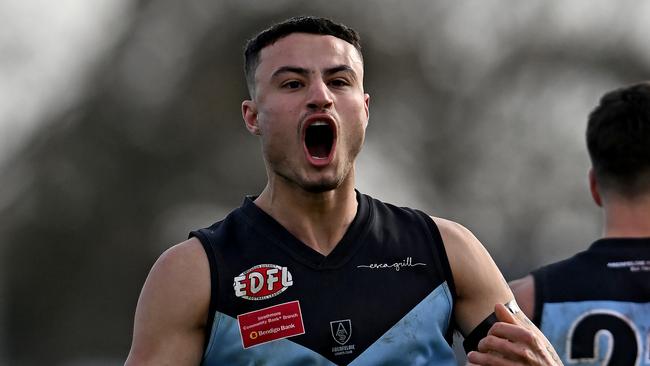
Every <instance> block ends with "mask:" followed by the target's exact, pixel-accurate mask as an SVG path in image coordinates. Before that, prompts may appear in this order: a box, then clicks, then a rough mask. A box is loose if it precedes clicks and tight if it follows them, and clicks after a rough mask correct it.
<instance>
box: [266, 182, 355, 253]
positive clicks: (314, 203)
mask: <svg viewBox="0 0 650 366" xmlns="http://www.w3.org/2000/svg"><path fill="white" fill-rule="evenodd" d="M255 204H256V205H257V206H258V207H259V208H261V209H262V210H263V211H264V212H266V213H267V214H269V215H270V216H271V217H273V218H274V219H275V220H276V221H277V222H279V223H280V224H281V225H282V226H284V228H285V229H287V230H288V231H289V232H290V233H291V234H292V235H293V236H295V237H296V238H298V239H299V240H300V241H302V242H303V243H305V244H306V245H307V246H309V247H310V248H312V249H314V250H315V251H317V252H319V253H321V254H322V255H328V254H329V253H331V252H332V250H334V248H335V247H336V245H337V244H338V243H339V241H341V239H342V238H343V235H345V232H346V231H347V229H348V227H349V226H350V224H351V223H352V220H354V216H355V215H356V212H357V199H356V192H355V191H354V186H353V182H349V183H344V184H343V185H342V186H340V187H338V188H336V189H334V190H331V191H327V192H322V193H312V192H307V191H305V190H302V189H299V188H297V187H295V186H294V187H290V186H286V185H282V186H278V185H274V186H273V187H271V186H270V185H267V186H266V188H264V191H262V193H261V194H260V195H259V197H257V199H256V200H255Z"/></svg>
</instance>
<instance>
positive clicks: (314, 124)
mask: <svg viewBox="0 0 650 366" xmlns="http://www.w3.org/2000/svg"><path fill="white" fill-rule="evenodd" d="M311 125H312V126H327V122H323V121H316V122H314V123H312V124H311Z"/></svg>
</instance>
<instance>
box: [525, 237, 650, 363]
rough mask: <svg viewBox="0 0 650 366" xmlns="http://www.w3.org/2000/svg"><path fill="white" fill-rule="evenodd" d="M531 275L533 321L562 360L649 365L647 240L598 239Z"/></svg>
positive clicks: (649, 257)
mask: <svg viewBox="0 0 650 366" xmlns="http://www.w3.org/2000/svg"><path fill="white" fill-rule="evenodd" d="M532 274H533V276H534V278H535V315H534V317H533V320H534V321H535V323H536V324H537V325H538V326H540V329H541V330H542V332H543V333H544V334H545V335H546V337H547V338H548V339H549V340H550V341H551V343H552V344H553V346H554V347H555V349H556V351H557V353H558V354H559V355H560V357H561V358H562V361H563V362H564V363H565V364H566V365H576V364H578V365H616V366H619V365H620V366H626V365H650V239H641V238H639V239H601V240H598V241H596V242H595V243H593V244H592V245H591V247H590V248H589V249H588V250H587V251H584V252H582V253H579V254H577V255H575V256H574V257H572V258H569V259H567V260H564V261H561V262H558V263H555V264H551V265H549V266H546V267H542V268H541V269H539V270H537V271H535V272H533V273H532Z"/></svg>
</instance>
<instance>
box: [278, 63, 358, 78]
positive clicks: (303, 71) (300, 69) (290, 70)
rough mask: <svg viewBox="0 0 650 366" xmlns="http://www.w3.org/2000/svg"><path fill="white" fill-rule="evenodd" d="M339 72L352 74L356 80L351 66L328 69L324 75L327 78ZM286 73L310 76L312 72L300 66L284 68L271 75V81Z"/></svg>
mask: <svg viewBox="0 0 650 366" xmlns="http://www.w3.org/2000/svg"><path fill="white" fill-rule="evenodd" d="M338 72H347V73H350V74H352V75H353V76H354V77H355V78H356V75H357V74H356V72H355V71H354V69H353V68H352V67H350V66H349V65H337V66H334V67H330V68H327V69H325V70H324V71H323V74H324V75H325V76H330V75H332V74H336V73H338ZM285 73H293V74H299V75H302V76H307V75H309V74H310V71H309V70H307V69H305V68H304V67H299V66H282V67H280V68H278V69H277V70H275V71H274V72H273V74H272V75H271V79H275V78H277V77H278V76H280V75H282V74H285Z"/></svg>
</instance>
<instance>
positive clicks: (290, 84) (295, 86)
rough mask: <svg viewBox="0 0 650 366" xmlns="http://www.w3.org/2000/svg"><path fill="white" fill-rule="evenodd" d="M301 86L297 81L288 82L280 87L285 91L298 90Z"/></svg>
mask: <svg viewBox="0 0 650 366" xmlns="http://www.w3.org/2000/svg"><path fill="white" fill-rule="evenodd" d="M301 86H302V84H301V83H300V82H299V81H297V80H292V81H288V82H286V83H284V84H282V87H283V88H287V89H298V88H300V87H301Z"/></svg>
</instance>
